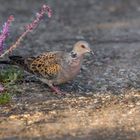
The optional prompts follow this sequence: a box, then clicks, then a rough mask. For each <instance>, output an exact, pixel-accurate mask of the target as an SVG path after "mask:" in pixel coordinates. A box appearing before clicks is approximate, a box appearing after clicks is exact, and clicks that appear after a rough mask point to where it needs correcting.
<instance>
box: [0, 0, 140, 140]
mask: <svg viewBox="0 0 140 140" xmlns="http://www.w3.org/2000/svg"><path fill="white" fill-rule="evenodd" d="M0 2H1V3H2V4H1V5H0V15H1V16H0V21H5V20H6V19H7V17H8V15H10V14H13V15H14V16H15V22H14V24H13V26H12V27H13V28H12V29H11V34H12V35H11V40H13V41H14V40H16V38H17V37H18V36H19V35H20V34H21V33H22V32H23V30H24V26H25V25H26V24H28V23H29V22H31V21H32V19H33V17H34V15H35V13H36V12H37V11H38V9H39V8H40V7H41V6H42V4H44V3H45V1H44V0H39V1H38V0H22V1H19V0H11V1H8V0H0ZM47 3H48V4H49V5H50V6H51V7H52V9H53V17H52V19H51V20H48V19H45V21H44V22H42V23H41V24H40V26H39V27H38V29H37V30H36V31H35V32H33V33H31V34H29V35H28V36H27V37H26V39H25V40H23V42H22V44H21V46H20V47H19V48H18V49H17V50H15V51H14V52H13V53H14V54H18V55H25V56H30V55H37V54H40V53H41V52H44V51H52V50H64V51H68V50H70V49H71V48H72V45H73V44H74V43H75V42H76V41H78V40H86V41H88V42H89V43H90V45H91V48H92V49H93V51H94V52H95V56H94V57H91V56H90V57H89V56H86V57H85V61H84V64H83V67H82V70H81V72H80V74H79V75H78V76H77V77H76V78H75V79H74V80H73V81H71V82H69V83H67V84H64V85H61V86H60V88H61V89H62V90H63V91H65V92H67V95H66V97H59V96H57V95H54V94H53V93H51V92H50V90H49V88H48V87H47V86H46V85H43V84H42V83H40V82H38V81H36V82H28V83H27V82H23V83H22V84H20V85H18V86H19V89H20V93H19V94H17V95H15V96H14V97H13V100H12V102H11V103H10V104H8V105H6V106H0V110H1V113H0V138H1V139H10V140H11V139H13V140H15V139H62V140H63V139H67V140H73V139H79V140H80V139H82V140H84V139H89V140H90V139H95V140H102V139H107V140H112V139H117V140H139V139H140V120H139V116H140V94H139V93H140V90H139V89H140V60H139V58H140V1H139V0H133V1H132V0H123V1H122V0H117V1H115V0H105V1H98V0H86V1H85V0H79V1H74V0H69V1H64V0H61V1H56V0H51V1H47ZM0 24H2V22H0ZM5 59H6V58H5ZM30 76H31V75H29V74H26V73H25V79H26V80H28V79H30V78H29V77H30Z"/></svg>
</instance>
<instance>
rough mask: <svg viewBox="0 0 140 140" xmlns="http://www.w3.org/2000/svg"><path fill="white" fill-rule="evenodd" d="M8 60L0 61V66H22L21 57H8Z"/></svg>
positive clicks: (22, 59)
mask: <svg viewBox="0 0 140 140" xmlns="http://www.w3.org/2000/svg"><path fill="white" fill-rule="evenodd" d="M9 59H10V60H7V61H0V64H8V65H19V66H23V65H24V58H23V57H22V56H9Z"/></svg>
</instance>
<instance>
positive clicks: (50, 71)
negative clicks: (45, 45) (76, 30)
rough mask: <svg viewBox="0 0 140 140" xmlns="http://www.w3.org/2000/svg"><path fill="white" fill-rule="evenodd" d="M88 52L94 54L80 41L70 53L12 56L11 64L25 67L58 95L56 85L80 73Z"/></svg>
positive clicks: (56, 52)
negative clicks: (84, 56)
mask: <svg viewBox="0 0 140 140" xmlns="http://www.w3.org/2000/svg"><path fill="white" fill-rule="evenodd" d="M88 52H92V51H91V49H90V47H89V44H88V43H87V42H85V41H79V42H77V43H76V44H75V45H74V47H73V50H72V51H71V52H69V53H68V52H63V51H55V52H46V53H43V54H41V55H39V56H37V57H28V58H23V57H20V56H11V57H10V62H9V63H11V64H15V65H18V66H20V67H23V68H24V69H25V70H26V71H28V72H30V73H32V74H34V75H36V76H37V77H38V78H39V79H40V80H41V81H42V82H45V83H46V84H47V85H49V87H51V88H52V89H54V90H55V92H56V93H59V91H58V90H57V89H56V88H55V87H54V85H59V84H62V83H65V82H67V81H69V80H71V79H73V78H74V77H75V76H76V75H77V73H78V72H79V71H80V68H81V64H82V60H83V55H84V54H85V53H88Z"/></svg>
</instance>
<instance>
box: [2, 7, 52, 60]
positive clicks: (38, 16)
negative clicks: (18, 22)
mask: <svg viewBox="0 0 140 140" xmlns="http://www.w3.org/2000/svg"><path fill="white" fill-rule="evenodd" d="M46 13H47V14H48V17H49V18H50V17H51V16H52V10H51V8H50V7H49V6H48V5H43V6H42V8H41V10H40V11H39V12H38V13H37V14H36V18H35V19H34V20H33V21H32V23H30V24H28V25H27V26H26V28H25V31H24V32H23V33H22V34H21V35H20V36H19V37H18V39H17V40H16V42H15V43H14V44H13V45H11V46H10V48H9V49H8V50H6V51H5V52H4V53H3V54H1V55H0V57H3V56H4V55H6V54H8V53H9V52H12V51H13V50H14V49H15V48H17V46H18V45H19V44H20V42H21V41H22V40H23V38H24V37H25V36H26V35H27V34H28V33H29V32H31V31H33V30H35V29H36V28H37V26H38V25H39V23H40V21H41V20H42V19H43V17H44V15H45V14H46ZM8 27H9V26H8ZM8 29H9V28H8ZM2 42H3V40H2ZM2 45H3V43H2ZM2 45H0V48H2V47H1V46H2Z"/></svg>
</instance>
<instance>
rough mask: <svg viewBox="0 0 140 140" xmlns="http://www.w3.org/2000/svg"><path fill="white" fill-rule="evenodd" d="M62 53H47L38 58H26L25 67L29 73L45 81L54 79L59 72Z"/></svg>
mask: <svg viewBox="0 0 140 140" xmlns="http://www.w3.org/2000/svg"><path fill="white" fill-rule="evenodd" d="M62 57H63V52H47V53H44V54H41V55H39V56H38V57H30V58H27V59H26V60H25V61H26V65H27V67H28V69H29V70H30V72H32V73H34V74H36V75H39V76H40V75H41V76H43V77H45V78H47V79H53V78H56V77H57V75H58V74H59V72H60V71H61V69H62V67H61V61H62Z"/></svg>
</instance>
